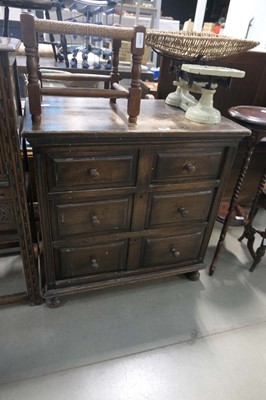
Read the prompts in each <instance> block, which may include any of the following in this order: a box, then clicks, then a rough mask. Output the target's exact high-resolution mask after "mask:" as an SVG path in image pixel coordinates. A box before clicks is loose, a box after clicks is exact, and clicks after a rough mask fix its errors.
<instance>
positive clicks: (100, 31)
mask: <svg viewBox="0 0 266 400" xmlns="http://www.w3.org/2000/svg"><path fill="white" fill-rule="evenodd" d="M39 32H45V33H54V34H56V33H57V34H72V35H80V36H99V37H103V38H111V39H113V44H112V52H113V56H112V71H111V73H110V75H94V74H91V75H90V74H89V73H88V74H84V73H82V74H79V73H74V74H67V75H64V74H57V73H51V74H45V78H46V79H56V80H63V81H67V80H68V81H69V80H70V81H71V80H75V81H79V80H80V81H104V82H105V83H106V85H108V88H105V89H94V88H84V87H81V88H77V87H62V88H61V87H44V86H43V85H42V75H41V72H40V66H39V54H38V43H37V33H39ZM145 32H146V30H145V27H143V26H137V27H135V28H124V27H120V26H105V25H93V24H81V23H74V22H61V21H52V20H43V19H37V18H35V17H34V16H33V15H31V14H28V13H23V14H21V33H22V40H23V42H24V46H25V54H26V58H27V69H28V97H29V107H30V113H31V115H32V120H33V121H34V122H39V121H40V119H41V113H42V110H41V99H42V96H46V95H48V96H77V97H104V98H110V101H111V102H115V101H116V99H117V98H126V99H128V115H129V122H130V123H136V121H137V116H138V115H139V112H140V101H141V87H140V77H141V61H142V56H143V53H144V44H145ZM122 40H125V41H131V54H132V77H131V78H132V79H131V86H130V88H129V89H128V90H127V89H125V88H124V87H123V86H121V85H120V84H119V72H118V64H119V49H120V47H121V41H122ZM105 87H107V86H105Z"/></svg>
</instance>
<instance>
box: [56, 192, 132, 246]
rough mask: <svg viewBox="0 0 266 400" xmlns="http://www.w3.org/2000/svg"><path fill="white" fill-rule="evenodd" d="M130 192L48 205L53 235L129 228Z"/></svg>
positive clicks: (130, 212)
mask: <svg viewBox="0 0 266 400" xmlns="http://www.w3.org/2000/svg"><path fill="white" fill-rule="evenodd" d="M132 200H133V198H132V196H129V197H126V198H119V199H113V200H101V201H100V200H99V201H96V200H95V201H86V202H82V203H72V204H63V203H61V204H60V203H56V204H54V205H53V206H52V213H53V216H54V218H53V219H54V221H55V222H56V223H54V224H53V226H52V230H53V237H54V239H57V238H62V237H66V236H73V235H79V234H86V233H97V232H105V231H121V230H129V229H130V223H131V215H132V204H133V201H132Z"/></svg>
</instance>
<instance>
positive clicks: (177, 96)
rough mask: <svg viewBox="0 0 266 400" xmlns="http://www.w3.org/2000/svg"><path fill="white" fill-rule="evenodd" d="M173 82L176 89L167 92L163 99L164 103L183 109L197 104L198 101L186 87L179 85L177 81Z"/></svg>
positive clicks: (185, 109)
mask: <svg viewBox="0 0 266 400" xmlns="http://www.w3.org/2000/svg"><path fill="white" fill-rule="evenodd" d="M173 84H174V85H175V86H177V88H176V91H175V92H172V93H169V94H168V96H167V97H166V99H165V102H166V104H168V105H169V106H174V107H179V108H182V110H184V111H187V109H188V108H189V107H191V106H193V105H196V104H197V102H198V101H197V100H196V99H195V97H194V96H192V94H190V93H189V91H188V89H185V88H184V87H182V86H180V83H179V82H177V81H174V82H173Z"/></svg>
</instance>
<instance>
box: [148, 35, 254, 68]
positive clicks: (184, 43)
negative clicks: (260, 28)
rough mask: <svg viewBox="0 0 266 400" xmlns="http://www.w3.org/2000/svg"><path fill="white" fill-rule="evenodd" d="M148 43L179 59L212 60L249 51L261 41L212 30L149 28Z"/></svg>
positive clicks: (157, 49)
mask: <svg viewBox="0 0 266 400" xmlns="http://www.w3.org/2000/svg"><path fill="white" fill-rule="evenodd" d="M146 44H147V45H148V46H151V47H153V48H154V50H156V51H157V52H158V51H159V52H160V53H162V55H166V56H168V57H169V56H170V57H171V56H172V57H175V58H178V59H184V60H192V59H194V60H195V59H197V57H200V59H201V60H204V61H210V60H215V59H219V58H224V57H227V56H229V55H235V54H239V53H243V52H245V51H248V50H250V49H252V48H254V47H256V46H257V45H258V44H259V42H257V41H254V40H248V39H237V38H233V37H230V36H224V35H217V34H215V33H212V32H186V31H177V32H175V31H159V30H152V29H149V30H147V35H146Z"/></svg>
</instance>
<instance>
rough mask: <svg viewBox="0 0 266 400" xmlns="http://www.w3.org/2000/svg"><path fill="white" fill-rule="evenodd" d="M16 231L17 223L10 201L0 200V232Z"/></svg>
mask: <svg viewBox="0 0 266 400" xmlns="http://www.w3.org/2000/svg"><path fill="white" fill-rule="evenodd" d="M0 199H1V197H0ZM16 229H17V223H16V219H15V216H14V210H13V203H12V200H8V199H7V200H0V231H13V230H16Z"/></svg>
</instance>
